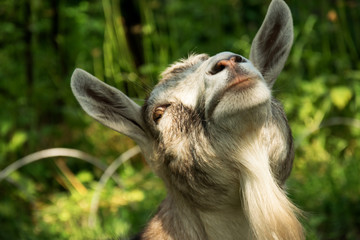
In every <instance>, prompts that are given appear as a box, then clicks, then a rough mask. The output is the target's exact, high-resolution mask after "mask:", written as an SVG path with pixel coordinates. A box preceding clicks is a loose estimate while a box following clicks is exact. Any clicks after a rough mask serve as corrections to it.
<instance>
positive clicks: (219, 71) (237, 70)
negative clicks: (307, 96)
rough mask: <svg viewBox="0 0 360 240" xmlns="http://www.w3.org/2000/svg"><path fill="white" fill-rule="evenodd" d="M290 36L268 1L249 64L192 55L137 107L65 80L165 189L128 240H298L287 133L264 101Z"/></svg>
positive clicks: (87, 83)
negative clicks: (131, 145)
mask: <svg viewBox="0 0 360 240" xmlns="http://www.w3.org/2000/svg"><path fill="white" fill-rule="evenodd" d="M292 36H293V33H292V21H291V13H290V10H289V8H288V7H287V5H286V4H285V2H284V1H283V0H273V1H272V3H271V5H270V7H269V10H268V13H267V16H266V18H265V21H264V23H263V25H262V27H261V28H260V30H259V32H258V34H257V35H256V37H255V39H254V41H253V44H252V47H251V54H250V59H249V60H248V59H246V58H244V57H242V56H240V55H236V54H234V53H231V52H222V53H219V54H217V55H215V56H208V55H206V54H200V55H196V54H192V55H190V56H189V57H188V58H187V59H182V60H180V61H179V62H176V63H174V64H173V65H171V66H170V67H169V68H167V69H166V70H165V71H164V72H163V74H162V75H161V76H162V77H161V79H160V81H159V83H158V84H157V85H156V86H155V88H154V89H153V91H152V92H151V94H150V96H149V97H148V98H147V99H146V101H145V104H144V105H143V106H142V107H140V106H138V105H137V104H136V103H135V102H133V101H132V100H131V99H130V98H128V97H127V96H126V95H125V94H123V93H122V92H120V91H119V90H117V89H115V88H113V87H110V86H108V85H106V84H104V83H103V82H101V81H100V80H97V79H96V78H95V77H93V76H91V75H90V74H88V73H86V72H85V71H83V70H76V71H75V72H74V74H73V76H72V83H71V87H72V90H73V92H74V95H75V96H76V98H77V99H78V101H79V102H80V104H81V106H82V107H83V109H84V110H85V111H86V112H87V113H88V114H89V115H91V116H92V117H94V118H95V119H97V120H98V121H99V122H101V123H103V124H104V125H106V126H108V127H110V128H112V129H114V130H116V131H118V132H121V133H123V134H125V135H127V136H129V137H131V138H132V139H134V140H135V141H136V142H137V143H138V144H139V145H140V147H141V149H142V151H143V153H144V156H145V157H146V160H147V162H148V164H149V165H150V167H151V168H152V169H153V170H154V172H155V173H156V174H157V175H158V176H159V177H160V178H161V179H162V180H163V181H164V183H165V186H166V190H167V196H166V198H165V200H164V201H163V202H162V203H161V205H160V206H159V209H158V211H157V213H156V214H155V216H154V217H153V218H152V219H151V220H150V221H149V223H148V224H147V226H146V227H145V229H144V230H143V231H142V232H141V233H140V234H139V235H138V236H137V237H136V238H134V239H140V240H148V239H156V240H165V239H166V240H184V239H191V240H233V239H244V240H255V239H257V240H265V239H266V240H268V239H274V240H302V239H304V234H303V230H302V226H301V224H300V222H299V221H298V219H297V217H299V216H300V215H301V214H300V211H299V210H298V209H297V208H296V207H295V206H294V204H292V203H291V202H290V201H289V199H288V198H287V196H286V192H285V190H284V189H285V186H284V185H285V181H286V179H287V178H288V177H289V175H290V172H291V168H292V163H293V159H294V149H293V140H292V134H291V130H290V127H289V125H288V121H287V119H286V116H285V113H284V110H283V108H282V106H281V104H280V102H279V101H277V100H276V99H275V98H274V97H273V96H272V94H271V89H272V86H273V84H274V82H275V80H276V78H277V76H278V75H279V74H280V71H281V70H282V68H283V66H284V64H285V61H286V59H287V56H288V54H289V52H290V48H291V45H292V38H293V37H292ZM235 56H236V57H235ZM235 60H236V61H235ZM219 63H221V64H223V65H221V64H219ZM155 113H156V115H155Z"/></svg>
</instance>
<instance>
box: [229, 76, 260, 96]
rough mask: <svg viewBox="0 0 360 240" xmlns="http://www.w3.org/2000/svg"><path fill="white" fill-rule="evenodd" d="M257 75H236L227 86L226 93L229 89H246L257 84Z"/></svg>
mask: <svg viewBox="0 0 360 240" xmlns="http://www.w3.org/2000/svg"><path fill="white" fill-rule="evenodd" d="M255 80H256V77H254V76H235V77H234V79H233V80H232V81H231V82H230V84H229V85H228V86H227V87H226V88H225V90H224V93H225V92H227V91H229V90H235V91H236V90H244V89H246V88H249V87H252V86H253V85H254V84H255Z"/></svg>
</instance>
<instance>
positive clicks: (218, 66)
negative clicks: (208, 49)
mask: <svg viewBox="0 0 360 240" xmlns="http://www.w3.org/2000/svg"><path fill="white" fill-rule="evenodd" d="M224 61H226V60H222V61H219V62H217V63H216V64H215V65H214V66H213V67H212V68H211V70H210V71H209V73H210V74H211V75H215V74H217V73H219V72H221V71H222V70H224V69H225V66H226V64H224Z"/></svg>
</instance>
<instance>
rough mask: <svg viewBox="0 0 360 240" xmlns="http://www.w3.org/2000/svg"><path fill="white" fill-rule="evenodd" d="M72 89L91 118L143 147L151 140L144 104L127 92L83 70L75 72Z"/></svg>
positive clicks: (72, 78)
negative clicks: (134, 99)
mask: <svg viewBox="0 0 360 240" xmlns="http://www.w3.org/2000/svg"><path fill="white" fill-rule="evenodd" d="M71 89H72V91H73V93H74V95H75V97H76V99H77V100H78V101H79V103H80V105H81V107H82V108H83V109H84V110H85V112H87V113H88V114H89V115H90V116H91V117H93V118H95V119H96V120H98V121H99V122H100V123H102V124H104V125H105V126H107V127H109V128H112V129H113V130H115V131H117V132H120V133H123V134H125V135H127V136H128V137H130V138H132V139H133V140H135V142H136V143H137V144H139V145H140V146H146V143H147V142H148V140H149V139H148V137H147V134H146V132H145V130H144V129H145V125H144V123H143V120H142V116H141V107H140V106H139V105H138V104H136V103H135V102H134V101H132V100H131V99H130V98H129V97H127V96H126V95H125V94H124V93H122V92H121V91H119V90H118V89H116V88H114V87H111V86H109V85H107V84H105V83H104V82H102V81H100V80H98V79H97V78H96V77H94V76H92V75H91V74H89V73H87V72H85V71H84V70H81V69H76V70H75V71H74V73H73V75H72V77H71Z"/></svg>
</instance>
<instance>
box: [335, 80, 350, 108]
mask: <svg viewBox="0 0 360 240" xmlns="http://www.w3.org/2000/svg"><path fill="white" fill-rule="evenodd" d="M352 96H353V93H352V91H351V89H349V88H348V87H345V86H339V87H335V88H333V89H331V91H330V98H331V101H332V102H333V104H334V105H335V106H336V107H337V108H338V109H339V110H342V109H344V107H346V105H347V104H348V103H349V101H350V100H351V98H352Z"/></svg>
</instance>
